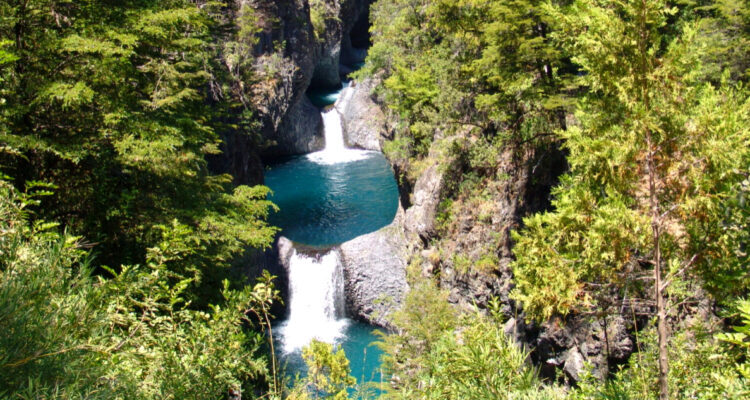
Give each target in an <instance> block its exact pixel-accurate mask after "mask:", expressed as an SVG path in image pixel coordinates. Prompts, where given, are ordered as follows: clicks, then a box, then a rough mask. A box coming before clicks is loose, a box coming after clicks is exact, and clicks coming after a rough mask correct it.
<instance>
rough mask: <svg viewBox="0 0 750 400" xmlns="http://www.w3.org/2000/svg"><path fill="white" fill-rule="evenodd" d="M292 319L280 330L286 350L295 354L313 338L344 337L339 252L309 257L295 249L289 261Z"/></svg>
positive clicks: (324, 340)
mask: <svg viewBox="0 0 750 400" xmlns="http://www.w3.org/2000/svg"><path fill="white" fill-rule="evenodd" d="M289 286H290V299H289V318H288V319H287V320H286V322H284V323H283V324H282V325H281V326H280V327H279V328H280V329H279V333H280V337H281V341H282V346H283V350H284V352H285V353H292V352H294V351H296V350H299V349H301V348H302V347H303V346H306V345H307V344H309V343H310V341H311V340H312V339H318V340H320V341H323V342H328V343H335V342H337V341H339V340H340V339H342V338H343V336H344V331H345V329H346V327H347V325H348V324H349V320H348V319H346V318H345V317H344V277H343V273H342V270H341V263H340V262H339V256H338V253H337V252H336V251H333V250H331V251H329V252H328V253H326V254H323V255H317V256H308V255H304V254H299V253H298V252H297V250H294V253H293V254H292V257H291V260H290V261H289Z"/></svg>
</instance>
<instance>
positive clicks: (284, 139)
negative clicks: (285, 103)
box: [264, 96, 325, 158]
mask: <svg viewBox="0 0 750 400" xmlns="http://www.w3.org/2000/svg"><path fill="white" fill-rule="evenodd" d="M269 139H270V140H273V142H274V143H275V144H274V145H273V146H271V147H269V148H268V149H266V150H265V151H264V156H265V157H269V158H273V157H281V156H288V155H295V154H307V153H312V152H314V151H318V150H322V149H323V147H325V138H324V134H323V118H322V117H321V115H320V110H318V108H317V107H315V106H314V105H313V104H312V102H311V101H310V99H309V98H308V97H307V96H303V97H302V99H301V100H300V101H299V102H298V103H296V104H295V105H294V106H293V107H292V109H291V110H289V112H288V114H287V115H286V116H285V118H284V120H283V122H282V124H281V127H280V128H279V130H278V132H276V134H275V135H274V137H273V138H269Z"/></svg>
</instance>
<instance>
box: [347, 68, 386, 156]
mask: <svg viewBox="0 0 750 400" xmlns="http://www.w3.org/2000/svg"><path fill="white" fill-rule="evenodd" d="M376 85H377V82H375V81H374V80H372V79H365V80H363V81H362V82H354V81H353V82H352V83H351V85H349V87H347V88H346V89H344V90H343V91H342V92H341V98H342V99H343V101H342V103H343V107H340V111H341V121H342V123H343V125H344V142H345V143H346V145H347V146H348V147H353V148H358V149H363V150H374V151H380V150H381V143H382V140H383V137H384V136H386V135H387V130H386V122H385V114H383V110H382V109H381V108H380V106H379V105H378V104H376V103H375V101H374V100H373V97H372V91H373V89H374V88H375V86H376Z"/></svg>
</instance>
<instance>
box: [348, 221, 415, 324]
mask: <svg viewBox="0 0 750 400" xmlns="http://www.w3.org/2000/svg"><path fill="white" fill-rule="evenodd" d="M402 222H403V212H402V211H401V210H399V213H398V215H397V217H396V219H395V220H394V222H393V223H391V224H390V225H388V226H386V227H384V228H381V229H380V230H378V231H376V232H373V233H370V234H367V235H363V236H359V237H357V238H355V239H353V240H350V241H348V242H345V243H343V244H342V245H341V246H340V248H339V251H340V254H341V261H342V263H343V267H344V282H345V292H346V305H347V311H348V312H349V314H350V315H352V316H353V317H355V318H358V319H360V320H363V321H365V322H367V323H370V324H373V325H377V326H381V327H386V328H387V327H389V323H388V316H389V315H390V314H391V313H392V312H393V311H395V310H396V309H398V307H399V306H400V304H401V302H402V300H403V298H404V294H405V293H406V291H407V290H408V286H407V283H406V265H407V256H408V248H407V240H406V236H405V235H404V231H403V226H402Z"/></svg>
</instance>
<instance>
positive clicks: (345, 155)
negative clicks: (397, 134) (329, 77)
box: [307, 84, 373, 164]
mask: <svg viewBox="0 0 750 400" xmlns="http://www.w3.org/2000/svg"><path fill="white" fill-rule="evenodd" d="M348 87H349V85H348V84H346V85H344V88H343V89H342V90H341V91H340V92H339V97H338V98H337V99H336V103H334V105H333V107H330V108H328V109H326V110H324V111H323V112H322V116H323V133H324V136H325V141H326V146H325V148H324V149H323V150H321V151H318V152H315V153H311V154H308V155H307V157H308V158H309V159H310V160H312V161H315V162H317V163H320V164H336V163H344V162H351V161H357V160H362V159H364V158H367V157H368V156H370V155H372V154H373V152H371V151H365V150H356V149H349V148H347V147H346V145H345V144H344V127H343V124H342V121H341V111H340V110H345V109H346V105H347V104H348V103H349V100H350V99H351V97H352V95H353V94H354V91H353V90H346V89H347V88H348ZM342 93H343V96H341V94H342Z"/></svg>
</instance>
